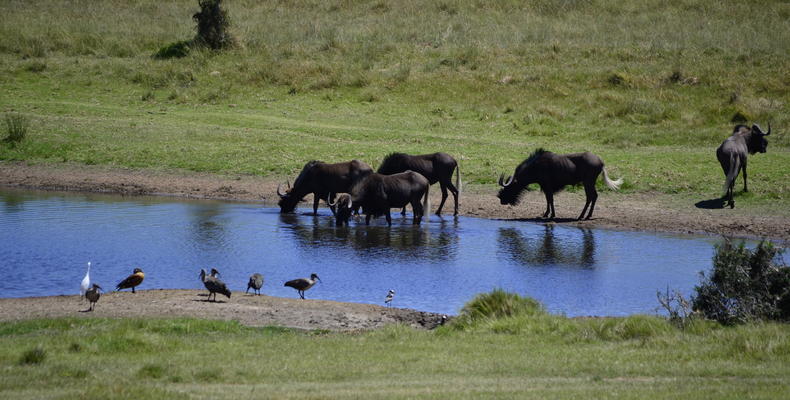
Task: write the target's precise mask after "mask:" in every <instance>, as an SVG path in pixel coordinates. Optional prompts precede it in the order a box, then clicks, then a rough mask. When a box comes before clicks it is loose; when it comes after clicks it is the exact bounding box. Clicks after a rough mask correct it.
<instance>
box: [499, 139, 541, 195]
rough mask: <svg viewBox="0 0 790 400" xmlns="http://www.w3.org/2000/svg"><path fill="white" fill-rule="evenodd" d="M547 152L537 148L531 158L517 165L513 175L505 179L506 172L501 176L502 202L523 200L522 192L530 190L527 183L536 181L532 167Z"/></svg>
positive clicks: (500, 192) (500, 191) (500, 193)
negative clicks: (531, 172) (531, 170)
mask: <svg viewBox="0 0 790 400" xmlns="http://www.w3.org/2000/svg"><path fill="white" fill-rule="evenodd" d="M545 153H547V151H546V150H543V149H537V150H535V151H534V152H533V153H532V154H531V155H530V156H529V158H527V159H526V160H524V162H522V163H521V164H519V166H518V167H516V171H515V173H514V174H513V176H509V177H508V178H507V179H505V176H504V174H503V175H500V176H499V186H501V187H502V189H500V190H499V193H498V194H497V197H499V202H500V203H501V204H511V205H516V204H518V202H519V200H521V193H522V192H523V191H524V190H525V189H526V190H529V187H528V186H527V185H529V184H530V183H534V182H535V181H534V178H535V177H532V176H531V174H530V169H532V167H533V166H534V164H535V161H537V160H538V159H539V158H540V157H541V156H542V155H543V154H545Z"/></svg>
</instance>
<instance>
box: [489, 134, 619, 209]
mask: <svg viewBox="0 0 790 400" xmlns="http://www.w3.org/2000/svg"><path fill="white" fill-rule="evenodd" d="M601 171H603V179H604V182H606V186H608V187H609V188H610V189H612V190H617V189H618V188H619V187H620V184H621V183H622V179H619V180H617V181H612V180H610V179H609V176H608V174H607V173H606V168H604V165H603V160H601V158H600V157H598V156H596V155H595V154H592V153H590V152H584V153H572V154H554V153H552V152H550V151H546V150H543V149H538V150H535V152H533V153H532V155H530V156H529V158H527V159H526V160H524V162H522V163H521V164H519V166H518V167H516V172H515V174H514V175H513V176H512V177H508V178H507V181H506V182H503V176H500V177H499V185H500V186H502V189H501V190H500V191H499V194H497V197H499V200H500V202H501V203H502V204H517V203H518V201H519V198H520V196H521V192H522V191H523V190H524V189H527V186H528V185H530V184H532V183H537V184H538V185H540V190H541V191H542V192H543V193H544V194H545V195H546V212H545V213H543V218H547V217H548V218H552V219H553V218H554V193H557V192H559V191H560V190H562V188H564V187H565V186H567V185H575V184H578V183H580V182H581V183H582V184H584V192H585V194H586V195H587V201H586V202H585V203H584V209H582V213H581V214H580V215H579V218H578V219H579V220H581V219H583V218H584V213H585V211H587V207H588V206H589V207H590V213H589V214H587V218H586V219H590V217H592V214H593V209H595V201H596V200H597V199H598V192H597V191H596V190H595V181H596V180H598V175H600V174H601Z"/></svg>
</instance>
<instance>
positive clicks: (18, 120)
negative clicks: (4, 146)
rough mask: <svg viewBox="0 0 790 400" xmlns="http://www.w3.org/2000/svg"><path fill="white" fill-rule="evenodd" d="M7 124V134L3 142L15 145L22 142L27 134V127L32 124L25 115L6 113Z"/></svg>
mask: <svg viewBox="0 0 790 400" xmlns="http://www.w3.org/2000/svg"><path fill="white" fill-rule="evenodd" d="M5 125H6V132H7V134H6V137H5V138H4V139H3V142H5V143H9V144H11V146H12V147H13V146H15V145H16V144H17V143H19V142H21V141H22V139H24V138H25V135H27V128H28V127H29V126H30V121H28V119H27V118H26V117H25V116H24V115H19V114H6V116H5Z"/></svg>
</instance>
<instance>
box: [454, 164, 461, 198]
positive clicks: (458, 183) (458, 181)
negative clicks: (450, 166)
mask: <svg viewBox="0 0 790 400" xmlns="http://www.w3.org/2000/svg"><path fill="white" fill-rule="evenodd" d="M455 188H456V189H458V193H461V164H456V165H455Z"/></svg>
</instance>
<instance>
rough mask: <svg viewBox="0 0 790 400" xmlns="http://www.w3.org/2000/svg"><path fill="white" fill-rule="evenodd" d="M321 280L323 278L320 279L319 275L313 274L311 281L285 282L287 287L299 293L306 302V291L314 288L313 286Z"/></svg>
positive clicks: (302, 279)
mask: <svg viewBox="0 0 790 400" xmlns="http://www.w3.org/2000/svg"><path fill="white" fill-rule="evenodd" d="M320 280H321V278H319V277H318V275H317V274H311V275H310V279H307V278H298V279H293V280H290V281H288V282H285V286H288V287H292V288H294V289H296V291H297V292H298V293H299V297H301V298H302V300H304V291H305V290H307V289H310V288H311V287H313V285H315V283H316V282H317V281H320Z"/></svg>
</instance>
